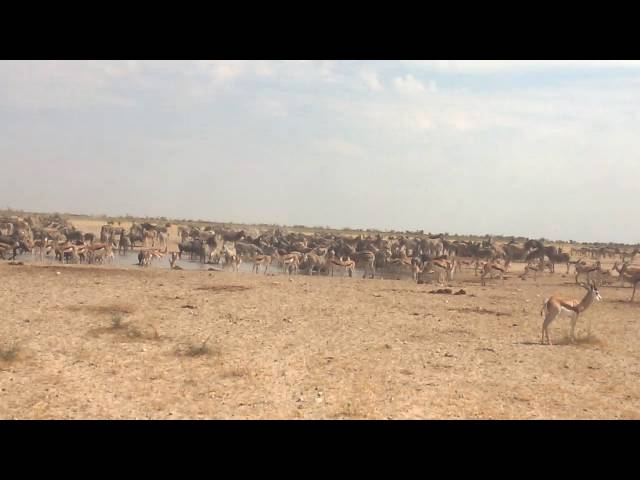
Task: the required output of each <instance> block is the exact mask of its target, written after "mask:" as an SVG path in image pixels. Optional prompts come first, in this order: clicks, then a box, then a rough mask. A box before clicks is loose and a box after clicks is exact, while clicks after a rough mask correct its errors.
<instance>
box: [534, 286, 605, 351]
mask: <svg viewBox="0 0 640 480" xmlns="http://www.w3.org/2000/svg"><path fill="white" fill-rule="evenodd" d="M580 286H581V287H582V288H585V289H586V290H587V294H586V295H585V296H584V298H583V299H582V300H580V301H578V300H576V299H565V298H562V297H560V296H557V295H553V296H551V297H549V298H547V299H546V300H545V301H544V303H543V304H542V310H540V315H544V321H543V322H542V338H541V340H540V343H544V338H545V335H546V337H547V342H549V345H551V339H550V338H549V330H548V329H549V324H550V323H551V322H552V321H553V320H554V319H555V318H556V317H557V316H558V314H560V313H561V312H566V313H568V314H570V315H572V316H573V318H572V319H571V335H570V337H569V338H570V341H571V342H572V343H573V342H575V328H576V322H577V321H578V316H579V315H580V314H581V313H582V312H584V311H585V310H586V309H587V308H589V307H590V306H591V304H592V303H593V301H594V300H597V301H600V300H602V297H601V296H600V292H598V287H596V284H595V282H592V283H591V284H589V285H587V284H586V283H580Z"/></svg>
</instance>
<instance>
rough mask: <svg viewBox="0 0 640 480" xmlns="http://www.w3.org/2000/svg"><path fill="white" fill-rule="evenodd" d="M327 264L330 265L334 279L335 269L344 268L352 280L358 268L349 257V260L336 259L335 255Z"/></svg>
mask: <svg viewBox="0 0 640 480" xmlns="http://www.w3.org/2000/svg"><path fill="white" fill-rule="evenodd" d="M327 263H328V267H329V269H331V276H332V277H333V269H334V268H335V267H341V268H344V269H345V271H346V272H347V274H348V275H349V277H350V278H351V277H352V276H353V272H354V270H355V268H356V262H354V261H353V260H351V259H350V258H349V257H347V259H346V260H344V259H342V258H340V259H337V258H336V257H335V255H332V256H331V257H329V259H328V261H327Z"/></svg>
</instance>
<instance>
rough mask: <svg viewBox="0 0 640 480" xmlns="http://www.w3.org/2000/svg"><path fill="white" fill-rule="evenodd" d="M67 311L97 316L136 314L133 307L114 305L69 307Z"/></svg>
mask: <svg viewBox="0 0 640 480" xmlns="http://www.w3.org/2000/svg"><path fill="white" fill-rule="evenodd" d="M67 310H69V311H71V312H85V313H94V314H97V315H121V316H122V315H128V314H131V313H133V312H135V308H134V307H132V306H131V305H124V304H112V305H69V306H67Z"/></svg>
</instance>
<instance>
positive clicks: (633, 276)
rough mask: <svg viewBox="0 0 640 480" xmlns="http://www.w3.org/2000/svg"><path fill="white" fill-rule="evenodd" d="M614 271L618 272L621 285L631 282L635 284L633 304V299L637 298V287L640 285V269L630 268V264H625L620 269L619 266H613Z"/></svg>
mask: <svg viewBox="0 0 640 480" xmlns="http://www.w3.org/2000/svg"><path fill="white" fill-rule="evenodd" d="M613 270H615V271H616V272H618V275H619V276H620V283H622V284H624V282H629V283H631V284H633V293H632V294H631V299H630V300H629V301H630V302H633V298H634V297H635V296H636V287H637V286H638V283H640V269H638V268H630V267H629V263H625V264H623V265H622V268H619V267H618V264H617V263H616V264H614V265H613Z"/></svg>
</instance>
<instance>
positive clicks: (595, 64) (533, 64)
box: [402, 60, 640, 75]
mask: <svg viewBox="0 0 640 480" xmlns="http://www.w3.org/2000/svg"><path fill="white" fill-rule="evenodd" d="M402 64H403V65H405V66H406V67H409V68H411V69H418V70H428V71H434V72H440V73H451V74H469V75H485V74H495V73H508V72H533V71H559V70H586V69H591V70H593V69H597V70H606V69H626V70H636V69H640V61H638V60H415V61H403V62H402Z"/></svg>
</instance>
